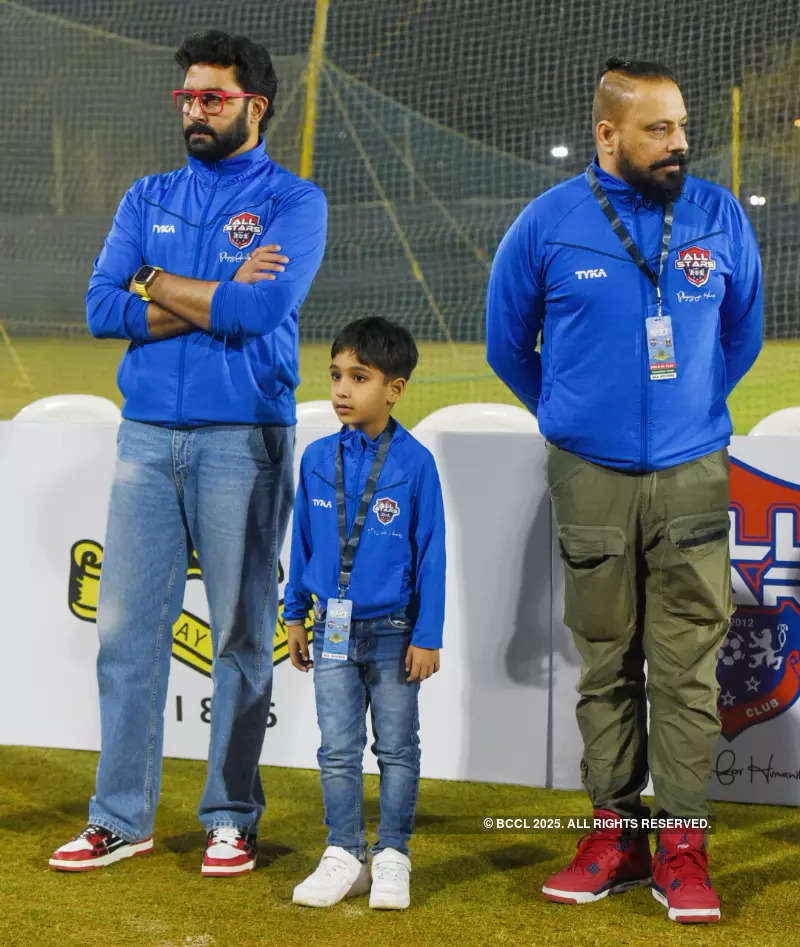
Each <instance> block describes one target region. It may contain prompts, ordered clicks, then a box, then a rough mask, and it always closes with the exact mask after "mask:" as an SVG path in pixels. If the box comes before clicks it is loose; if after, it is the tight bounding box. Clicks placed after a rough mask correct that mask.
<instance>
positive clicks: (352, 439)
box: [339, 418, 404, 454]
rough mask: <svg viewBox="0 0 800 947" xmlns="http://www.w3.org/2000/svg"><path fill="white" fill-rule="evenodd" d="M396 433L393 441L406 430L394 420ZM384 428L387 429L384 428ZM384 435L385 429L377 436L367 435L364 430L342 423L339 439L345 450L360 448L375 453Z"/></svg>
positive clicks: (390, 421) (390, 420)
mask: <svg viewBox="0 0 800 947" xmlns="http://www.w3.org/2000/svg"><path fill="white" fill-rule="evenodd" d="M389 423H390V424H391V423H392V419H391V418H390V419H389ZM394 425H395V428H394V434H393V436H392V441H395V440H397V437H398V435H399V434H400V432H401V431H404V428H403V427H402V426H401V425H400V424H399V423H398V422H397V421H395V422H394ZM384 430H386V429H385V428H384ZM382 437H383V431H381V433H380V434H378V436H377V437H375V438H370V437H367V435H366V434H365V433H364V432H363V431H357V430H351V429H350V428H349V427H348V426H347V425H346V424H343V425H342V428H341V430H340V431H339V441H340V443H341V444H342V445H343V447H344V448H345V450H353V449H355V448H358V449H360V450H363V451H368V452H369V453H371V454H374V453H375V452H376V451H377V450H378V447H379V446H380V443H381V438H382Z"/></svg>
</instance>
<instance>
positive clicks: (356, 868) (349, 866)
mask: <svg viewBox="0 0 800 947" xmlns="http://www.w3.org/2000/svg"><path fill="white" fill-rule="evenodd" d="M368 891H369V871H368V870H367V866H366V865H365V864H364V863H363V862H360V861H359V860H358V859H357V858H356V857H355V855H351V854H350V852H348V851H347V850H346V849H344V848H339V847H338V846H337V845H329V846H328V847H327V848H326V849H325V851H324V853H323V855H322V858H321V859H320V863H319V865H318V866H317V870H316V871H315V872H314V873H313V874H311V875H309V876H308V878H306V880H305V881H301V882H300V884H299V885H297V886H296V887H295V889H294V893H293V894H292V901H294V903H295V904H304V905H306V907H310V908H327V907H330V906H331V905H332V904H336V903H337V902H338V901H341V900H342V898H355V897H357V896H358V895H359V894H366V893H367V892H368Z"/></svg>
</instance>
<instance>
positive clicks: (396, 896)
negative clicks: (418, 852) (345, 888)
mask: <svg viewBox="0 0 800 947" xmlns="http://www.w3.org/2000/svg"><path fill="white" fill-rule="evenodd" d="M410 874H411V860H410V859H409V857H408V855H404V854H403V853H402V852H398V851H397V850H396V849H394V848H384V850H383V851H382V852H378V854H377V855H376V856H375V857H374V858H373V859H372V889H371V891H370V893H369V906H370V907H371V908H382V909H384V910H390V911H391V910H394V911H400V910H402V909H403V908H407V907H408V905H409V904H410V903H411V895H410V894H409V890H408V876H409V875H410Z"/></svg>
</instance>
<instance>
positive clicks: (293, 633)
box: [286, 625, 314, 671]
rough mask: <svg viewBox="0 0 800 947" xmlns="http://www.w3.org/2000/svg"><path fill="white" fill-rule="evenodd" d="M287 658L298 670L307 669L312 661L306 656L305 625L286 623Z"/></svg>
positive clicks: (306, 637)
mask: <svg viewBox="0 0 800 947" xmlns="http://www.w3.org/2000/svg"><path fill="white" fill-rule="evenodd" d="M286 632H287V634H288V639H287V644H288V646H289V659H290V660H291V662H292V664H293V665H294V666H295V667H296V668H297V670H298V671H308V670H309V669H310V668H312V667H313V666H314V662H313V661H312V660H310V658H309V657H308V632H307V631H306V627H305V625H287V626H286Z"/></svg>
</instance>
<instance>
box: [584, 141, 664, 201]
mask: <svg viewBox="0 0 800 947" xmlns="http://www.w3.org/2000/svg"><path fill="white" fill-rule="evenodd" d="M592 166H593V167H594V173H595V174H596V175H597V180H598V182H599V184H600V187H602V189H603V190H604V191H605V192H606V194H607V195H608V197H613V198H614V199H615V200H618V201H621V202H623V203H626V204H630V205H632V206H633V207H655V206H656V205H655V204H654V203H653V202H652V201H648V200H646V199H645V198H644V197H642V195H641V193H640V192H639V191H637V190H636V188H635V187H633V185H631V184H628V182H627V181H626V180H624V179H623V178H618V177H616V176H615V175H613V174H609V173H608V171H604V170H603V169H602V168H601V167H600V165H599V163H598V161H597V155H596V154H595V156H594V158H592ZM588 170H589V167H588V166H587V168H586V171H587V172H588Z"/></svg>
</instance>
